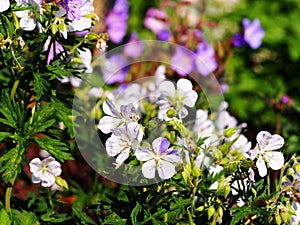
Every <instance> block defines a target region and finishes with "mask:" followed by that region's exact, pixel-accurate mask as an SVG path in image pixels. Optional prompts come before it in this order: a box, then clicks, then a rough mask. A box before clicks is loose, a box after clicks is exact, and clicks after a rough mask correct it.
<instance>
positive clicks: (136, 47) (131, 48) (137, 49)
mask: <svg viewBox="0 0 300 225" xmlns="http://www.w3.org/2000/svg"><path fill="white" fill-rule="evenodd" d="M143 50H144V46H143V43H142V42H140V39H139V37H138V35H137V33H135V32H133V33H131V36H130V39H129V41H128V42H127V44H126V45H125V47H124V54H125V55H126V56H128V57H131V58H137V57H139V56H140V55H141V54H142V53H143Z"/></svg>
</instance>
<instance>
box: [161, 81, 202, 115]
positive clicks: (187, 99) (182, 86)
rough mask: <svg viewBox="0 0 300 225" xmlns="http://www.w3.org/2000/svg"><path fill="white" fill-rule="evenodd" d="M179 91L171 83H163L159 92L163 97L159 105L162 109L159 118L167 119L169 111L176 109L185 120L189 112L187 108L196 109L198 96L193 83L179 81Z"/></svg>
mask: <svg viewBox="0 0 300 225" xmlns="http://www.w3.org/2000/svg"><path fill="white" fill-rule="evenodd" d="M176 86H177V89H175V86H174V84H173V83H172V82H171V81H163V82H162V83H161V84H160V85H159V92H160V93H161V96H160V97H159V99H158V102H157V104H158V105H159V107H160V110H159V115H158V117H159V118H161V119H162V118H165V119H167V117H166V114H167V112H168V110H169V109H170V108H174V110H175V111H176V113H177V114H178V117H179V118H185V117H186V116H187V115H188V111H187V109H186V108H185V106H188V107H194V105H195V103H196V101H197V99H198V95H197V93H196V91H194V90H193V85H192V82H191V81H189V80H187V79H179V80H178V81H177V84H176Z"/></svg>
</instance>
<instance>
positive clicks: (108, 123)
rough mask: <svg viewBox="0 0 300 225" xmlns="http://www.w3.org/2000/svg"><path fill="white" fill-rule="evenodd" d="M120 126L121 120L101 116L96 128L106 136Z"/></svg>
mask: <svg viewBox="0 0 300 225" xmlns="http://www.w3.org/2000/svg"><path fill="white" fill-rule="evenodd" d="M120 124H121V120H120V119H118V118H115V117H111V116H103V117H102V118H101V119H100V121H99V124H98V128H99V129H100V130H101V131H102V132H103V133H104V134H108V133H110V132H111V131H112V129H114V128H117V127H118V126H119V125H120Z"/></svg>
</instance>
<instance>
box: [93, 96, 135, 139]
mask: <svg viewBox="0 0 300 225" xmlns="http://www.w3.org/2000/svg"><path fill="white" fill-rule="evenodd" d="M103 111H104V113H105V114H107V115H108V116H103V117H102V118H101V119H100V121H99V124H98V128H99V129H100V130H101V131H102V132H103V133H105V134H108V133H110V132H112V130H113V129H116V128H121V127H124V126H125V125H126V124H127V123H128V122H130V121H137V120H138V118H139V116H138V114H137V111H136V109H135V108H134V106H133V104H132V103H130V104H128V105H122V106H121V109H120V111H121V112H119V111H118V110H117V108H116V106H115V105H114V104H113V103H112V102H111V101H109V100H107V101H105V102H104V103H103Z"/></svg>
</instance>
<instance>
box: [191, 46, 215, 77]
mask: <svg viewBox="0 0 300 225" xmlns="http://www.w3.org/2000/svg"><path fill="white" fill-rule="evenodd" d="M214 54H215V53H214V49H213V48H212V47H211V46H210V45H209V44H208V42H207V41H202V42H200V43H199V44H198V46H197V52H196V55H197V57H196V58H195V67H196V69H197V71H198V72H199V73H200V74H201V75H203V76H207V75H208V74H210V73H211V72H213V71H215V70H216V69H217V67H218V64H217V62H216V59H215V57H214Z"/></svg>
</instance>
